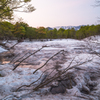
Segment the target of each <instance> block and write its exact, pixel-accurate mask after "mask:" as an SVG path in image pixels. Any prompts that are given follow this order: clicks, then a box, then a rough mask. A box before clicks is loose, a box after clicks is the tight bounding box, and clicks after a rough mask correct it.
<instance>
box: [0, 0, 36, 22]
mask: <svg viewBox="0 0 100 100" xmlns="http://www.w3.org/2000/svg"><path fill="white" fill-rule="evenodd" d="M30 1H31V0H0V20H1V21H2V20H5V19H6V20H11V19H12V16H13V12H14V11H19V12H32V11H34V10H35V8H34V7H33V6H32V5H31V4H29V2H30Z"/></svg>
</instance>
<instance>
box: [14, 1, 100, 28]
mask: <svg viewBox="0 0 100 100" xmlns="http://www.w3.org/2000/svg"><path fill="white" fill-rule="evenodd" d="M31 4H32V5H33V6H34V7H35V8H36V10H35V11H33V12H32V13H19V12H17V13H15V15H16V16H17V17H16V18H19V17H21V18H22V19H23V21H24V22H26V23H28V24H29V26H32V27H36V28H37V27H41V26H43V27H56V26H78V25H92V24H98V21H97V20H98V17H100V7H94V5H95V4H96V3H95V0H32V1H31Z"/></svg>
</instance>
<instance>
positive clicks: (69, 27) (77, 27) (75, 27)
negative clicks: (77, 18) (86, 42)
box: [54, 25, 85, 30]
mask: <svg viewBox="0 0 100 100" xmlns="http://www.w3.org/2000/svg"><path fill="white" fill-rule="evenodd" d="M81 26H85V25H79V26H57V27H54V28H56V29H57V30H59V29H60V28H63V29H66V30H67V29H71V28H74V29H75V30H79V29H80V27H81Z"/></svg>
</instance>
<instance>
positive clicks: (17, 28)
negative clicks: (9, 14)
mask: <svg viewBox="0 0 100 100" xmlns="http://www.w3.org/2000/svg"><path fill="white" fill-rule="evenodd" d="M25 33H26V31H25V28H24V27H23V26H22V25H21V24H20V23H18V22H17V23H16V24H15V25H14V32H13V34H14V36H16V37H17V39H18V40H19V39H22V38H23V37H24V35H25Z"/></svg>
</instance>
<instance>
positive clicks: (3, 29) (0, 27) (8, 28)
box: [0, 21, 14, 40]
mask: <svg viewBox="0 0 100 100" xmlns="http://www.w3.org/2000/svg"><path fill="white" fill-rule="evenodd" d="M13 28H14V25H13V24H11V23H10V22H7V21H5V22H0V39H7V40H8V39H9V38H10V39H11V37H13V34H12V31H13Z"/></svg>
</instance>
